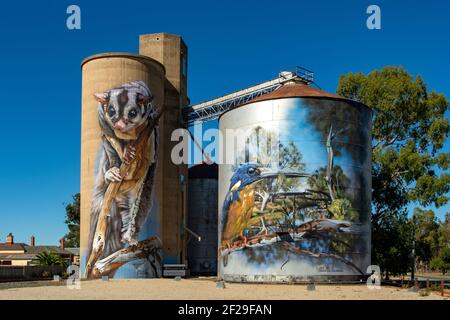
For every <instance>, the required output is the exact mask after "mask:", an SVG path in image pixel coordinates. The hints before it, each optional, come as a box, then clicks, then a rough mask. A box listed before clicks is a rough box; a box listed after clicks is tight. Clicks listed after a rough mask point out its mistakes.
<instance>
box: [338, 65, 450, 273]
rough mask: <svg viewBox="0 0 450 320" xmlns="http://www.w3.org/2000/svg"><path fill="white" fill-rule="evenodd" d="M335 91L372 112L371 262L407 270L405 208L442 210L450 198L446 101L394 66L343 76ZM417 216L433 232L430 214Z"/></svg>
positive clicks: (407, 236) (397, 269) (449, 129)
mask: <svg viewBox="0 0 450 320" xmlns="http://www.w3.org/2000/svg"><path fill="white" fill-rule="evenodd" d="M337 93H338V94H340V95H342V96H344V97H347V98H350V99H353V100H356V101H358V102H361V103H363V104H365V105H367V106H369V107H371V108H372V110H373V116H372V228H373V242H372V243H373V248H372V253H373V254H372V256H373V263H378V264H380V266H382V268H383V267H384V269H385V271H393V272H394V273H395V272H403V271H404V270H403V269H404V268H402V267H398V266H396V263H397V262H396V261H398V260H397V259H404V258H405V256H406V254H407V252H408V251H409V250H410V248H409V245H405V246H403V244H402V243H400V242H399V241H408V239H410V238H411V236H410V235H408V234H409V232H410V231H408V230H411V228H410V227H409V226H408V220H407V219H406V207H407V205H408V204H409V203H411V202H413V203H416V204H418V205H421V206H429V205H435V206H436V207H440V206H442V205H444V204H446V203H447V202H448V200H449V197H448V192H449V190H450V175H449V174H448V173H447V172H446V170H447V169H448V167H449V165H450V153H447V152H443V150H442V149H443V146H444V143H445V141H446V139H447V137H448V134H449V131H450V125H449V119H448V118H447V117H446V115H445V112H446V111H447V110H448V108H449V103H448V100H447V98H446V97H445V96H444V95H443V94H440V93H437V92H435V91H433V90H430V89H428V86H427V84H426V83H425V82H424V80H423V79H422V78H421V77H420V76H416V77H413V76H412V75H410V74H409V73H408V72H407V71H406V70H405V69H403V68H402V67H395V66H394V67H384V68H382V69H380V70H375V71H372V72H370V73H369V74H367V75H364V74H362V73H349V74H345V75H342V76H341V78H340V80H339V85H338V88H337ZM418 214H420V215H421V217H422V218H424V221H425V222H424V223H425V224H427V228H429V229H430V228H431V229H433V228H435V226H434V224H435V221H432V220H430V214H429V213H427V212H418ZM431 229H430V230H431ZM433 230H434V231H436V230H435V229H433ZM434 231H433V232H434ZM422 236H423V235H422ZM429 236H431V235H427V237H429ZM399 237H403V239H400V238H399ZM422 240H424V239H422ZM428 240H430V239H428ZM424 241H425V240H424ZM409 242H410V241H409ZM409 242H408V243H409ZM419 244H420V245H425V244H424V243H420V242H419ZM427 245H430V246H431V244H429V243H428V242H427ZM422 249H423V250H425V249H426V248H422ZM394 251H395V252H394ZM400 251H401V252H400ZM428 258H430V257H428ZM403 261H404V260H403Z"/></svg>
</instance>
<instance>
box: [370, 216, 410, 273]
mask: <svg viewBox="0 0 450 320" xmlns="http://www.w3.org/2000/svg"><path fill="white" fill-rule="evenodd" d="M411 239H412V223H411V221H410V220H408V218H407V214H406V212H405V211H403V212H397V213H396V214H387V215H385V216H384V218H383V219H380V221H377V222H376V223H374V224H373V225H372V264H377V265H379V266H380V269H381V270H382V272H383V273H384V274H385V279H389V275H390V274H392V275H399V274H404V273H406V272H407V271H408V268H409V266H410V264H409V263H408V262H409V261H411V251H412V241H411Z"/></svg>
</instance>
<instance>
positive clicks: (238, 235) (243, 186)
mask: <svg viewBox="0 0 450 320" xmlns="http://www.w3.org/2000/svg"><path fill="white" fill-rule="evenodd" d="M219 127H220V129H221V131H222V133H223V132H224V130H227V129H233V130H240V131H239V132H236V136H237V137H238V138H239V137H240V138H242V139H241V140H240V141H241V142H240V144H239V143H237V144H236V145H235V147H234V150H235V154H234V155H233V156H234V158H233V160H232V161H230V162H228V161H227V163H225V164H221V165H219V204H218V210H219V258H218V270H219V272H218V274H219V277H220V278H223V279H224V280H226V281H237V282H302V281H355V280H356V281H357V280H360V279H362V278H363V277H364V276H365V274H366V268H367V267H368V266H369V265H370V202H371V153H370V143H371V132H370V130H371V109H369V108H368V107H366V106H364V105H362V104H360V103H357V102H354V101H351V100H349V99H346V98H343V97H340V96H337V95H334V94H329V93H327V92H324V91H321V90H318V89H315V88H312V87H310V86H308V85H305V84H304V83H296V82H288V83H286V84H284V85H283V86H282V87H281V88H279V89H277V90H275V91H273V92H271V93H268V94H264V95H262V96H260V97H258V98H256V99H254V100H252V101H250V102H249V103H247V104H244V105H242V106H239V107H237V108H233V109H230V110H228V111H227V112H225V113H224V114H222V115H221V116H220V118H219ZM229 143H233V142H232V141H230V140H226V141H225V145H227V144H229ZM234 143H235V142H234Z"/></svg>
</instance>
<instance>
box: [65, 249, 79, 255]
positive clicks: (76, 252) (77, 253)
mask: <svg viewBox="0 0 450 320" xmlns="http://www.w3.org/2000/svg"><path fill="white" fill-rule="evenodd" d="M66 251H70V252H72V254H73V255H75V256H79V255H80V248H66Z"/></svg>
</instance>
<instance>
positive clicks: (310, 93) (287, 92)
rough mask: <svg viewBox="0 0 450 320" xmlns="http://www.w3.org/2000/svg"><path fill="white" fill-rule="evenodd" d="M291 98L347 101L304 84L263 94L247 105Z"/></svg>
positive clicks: (287, 86)
mask: <svg viewBox="0 0 450 320" xmlns="http://www.w3.org/2000/svg"><path fill="white" fill-rule="evenodd" d="M292 97H313V98H332V99H340V100H349V99H347V98H345V97H342V96H339V95H337V94H333V93H329V92H326V91H323V90H319V89H316V88H312V87H310V86H308V85H306V84H302V83H295V84H286V85H283V86H282V87H281V88H279V89H277V90H275V91H272V92H270V93H266V94H263V95H262V96H259V97H257V98H255V99H253V100H251V101H249V103H253V102H257V101H264V100H273V99H280V98H292Z"/></svg>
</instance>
